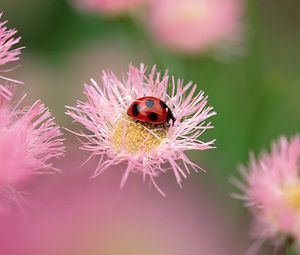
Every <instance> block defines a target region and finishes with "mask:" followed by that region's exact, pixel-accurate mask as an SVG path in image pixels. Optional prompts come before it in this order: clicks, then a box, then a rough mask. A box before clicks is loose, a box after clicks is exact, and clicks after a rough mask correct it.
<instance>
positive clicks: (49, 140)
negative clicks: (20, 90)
mask: <svg viewBox="0 0 300 255" xmlns="http://www.w3.org/2000/svg"><path fill="white" fill-rule="evenodd" d="M10 92H12V91H10ZM21 104H23V101H22V99H21V100H20V101H19V102H18V103H17V105H15V106H12V105H11V99H7V98H6V97H4V96H1V95H0V162H1V167H0V189H1V190H2V194H1V195H2V197H4V195H3V194H4V193H6V192H7V191H8V190H10V191H13V190H14V186H15V185H18V184H20V183H24V182H25V181H26V180H28V179H29V178H30V177H32V175H34V174H40V173H47V172H50V171H53V170H56V169H55V168H54V167H53V166H52V163H50V162H49V160H50V159H52V158H56V157H60V156H62V155H63V153H64V146H63V142H62V139H60V138H59V137H60V136H61V132H60V130H59V127H58V126H57V125H56V124H55V122H54V118H53V117H51V114H50V112H49V111H48V109H47V108H46V107H45V106H44V105H43V104H42V103H41V102H40V101H36V102H35V103H34V104H33V105H32V106H30V107H21V106H20V105H21ZM3 192H4V193H3ZM8 193H9V192H8ZM11 197H13V195H12V196H11ZM5 203H6V201H5V199H4V201H3V200H2V201H0V204H2V209H3V208H5ZM0 207H1V206H0Z"/></svg>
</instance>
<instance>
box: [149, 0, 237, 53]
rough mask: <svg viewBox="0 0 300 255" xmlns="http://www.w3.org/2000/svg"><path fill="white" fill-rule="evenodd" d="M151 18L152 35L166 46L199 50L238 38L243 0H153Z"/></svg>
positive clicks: (191, 50)
mask: <svg viewBox="0 0 300 255" xmlns="http://www.w3.org/2000/svg"><path fill="white" fill-rule="evenodd" d="M149 5H150V6H149V11H148V17H147V19H146V21H147V23H148V24H149V27H150V30H151V31H152V33H153V36H154V37H155V38H156V39H157V40H158V41H159V42H160V43H161V44H162V45H164V46H165V47H167V48H171V49H173V50H175V51H179V52H182V53H197V52H202V51H205V50H208V49H210V48H212V47H216V46H218V47H220V46H221V45H223V44H224V43H228V42H232V41H238V39H239V37H240V30H241V16H242V0H184V1H177V0H152V1H151V2H150V4H149Z"/></svg>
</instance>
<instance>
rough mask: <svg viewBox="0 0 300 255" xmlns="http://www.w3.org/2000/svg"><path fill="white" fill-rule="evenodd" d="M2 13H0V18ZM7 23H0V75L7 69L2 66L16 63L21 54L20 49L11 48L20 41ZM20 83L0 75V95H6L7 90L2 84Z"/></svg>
mask: <svg viewBox="0 0 300 255" xmlns="http://www.w3.org/2000/svg"><path fill="white" fill-rule="evenodd" d="M1 16H2V13H0V18H1ZM6 23H7V21H2V22H1V21H0V73H1V72H8V71H10V70H9V69H3V66H4V65H7V64H8V63H10V62H13V61H16V60H18V59H19V55H20V54H21V49H22V48H13V47H14V46H15V44H17V43H18V42H19V41H20V39H21V38H20V37H17V38H15V37H14V36H15V34H16V33H17V30H15V29H8V28H7V27H6V26H5V24H6ZM9 82H13V83H20V82H18V81H16V80H12V79H10V78H7V77H4V76H2V75H0V95H6V96H7V93H8V92H9V90H8V89H7V88H6V87H4V85H5V84H4V83H9Z"/></svg>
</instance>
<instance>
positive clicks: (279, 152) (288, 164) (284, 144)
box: [235, 136, 300, 254]
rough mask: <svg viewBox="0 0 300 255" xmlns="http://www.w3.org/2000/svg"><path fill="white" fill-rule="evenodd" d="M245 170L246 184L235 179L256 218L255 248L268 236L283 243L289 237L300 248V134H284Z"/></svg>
mask: <svg viewBox="0 0 300 255" xmlns="http://www.w3.org/2000/svg"><path fill="white" fill-rule="evenodd" d="M241 171H242V173H243V175H244V176H245V181H246V185H244V184H241V183H239V182H238V181H235V183H236V185H237V186H238V187H240V188H241V189H242V191H243V193H244V195H243V196H242V198H243V199H245V201H246V203H245V206H247V207H249V209H250V210H251V212H252V215H253V218H254V228H253V236H254V237H255V238H256V239H258V241H257V243H256V244H255V245H254V246H253V249H254V250H255V249H256V248H258V247H256V246H257V244H258V243H259V242H261V241H265V240H268V239H269V240H272V242H273V244H274V245H275V246H281V245H283V244H284V243H285V242H286V241H287V240H288V239H289V238H292V239H293V240H294V242H295V244H296V245H297V246H298V247H299V248H300V231H299V229H300V138H299V136H295V137H293V138H291V139H290V140H287V139H286V138H285V137H281V138H280V139H279V140H278V141H277V142H275V143H274V144H273V146H272V150H271V152H270V153H266V152H264V153H262V154H261V156H260V157H259V158H258V159H257V160H256V159H255V157H254V156H251V160H250V165H249V166H248V167H247V168H246V167H242V168H241ZM298 251H300V249H299V250H298ZM253 253H254V252H253ZM251 254H252V253H251Z"/></svg>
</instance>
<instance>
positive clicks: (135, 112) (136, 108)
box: [132, 104, 140, 116]
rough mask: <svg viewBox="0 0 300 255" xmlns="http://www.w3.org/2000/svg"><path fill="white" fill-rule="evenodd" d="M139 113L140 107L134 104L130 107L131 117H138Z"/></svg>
mask: <svg viewBox="0 0 300 255" xmlns="http://www.w3.org/2000/svg"><path fill="white" fill-rule="evenodd" d="M139 112H140V106H139V105H138V104H134V105H133V106H132V115H133V116H138V115H139Z"/></svg>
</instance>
